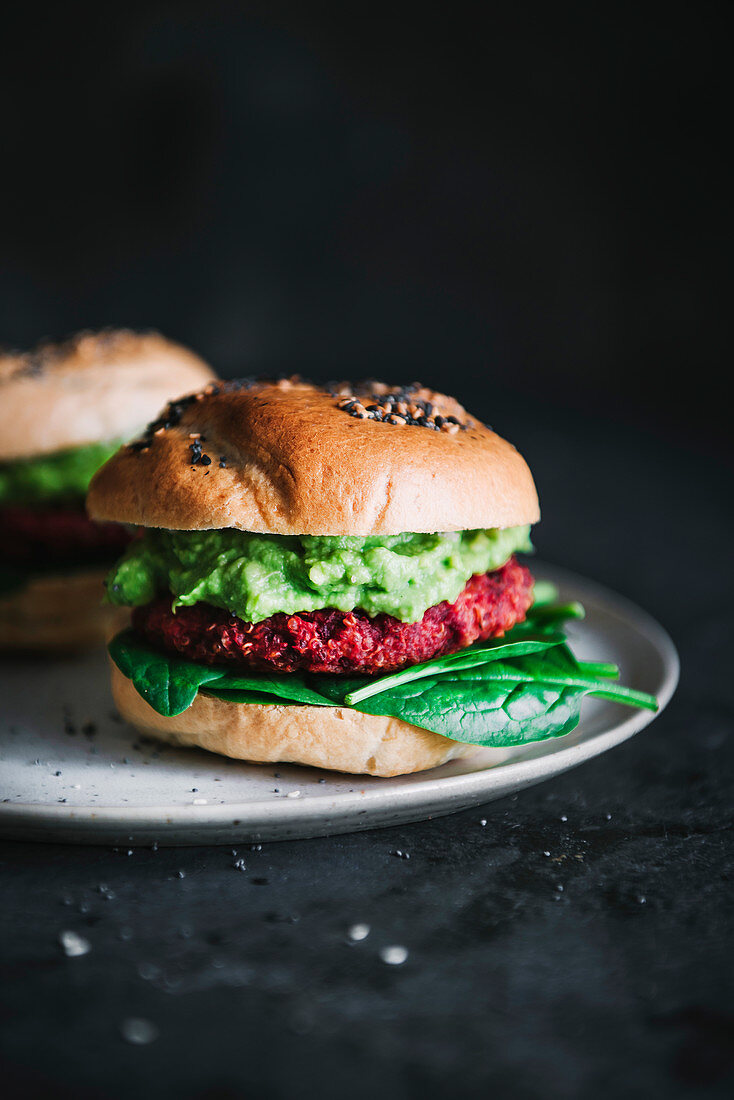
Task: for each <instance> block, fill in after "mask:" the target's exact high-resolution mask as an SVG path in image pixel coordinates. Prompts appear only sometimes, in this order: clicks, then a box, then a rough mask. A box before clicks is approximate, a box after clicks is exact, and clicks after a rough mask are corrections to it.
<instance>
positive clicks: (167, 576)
mask: <svg viewBox="0 0 734 1100" xmlns="http://www.w3.org/2000/svg"><path fill="white" fill-rule="evenodd" d="M531 549H532V546H531V543H530V528H529V527H510V528H507V529H506V530H501V531H500V530H492V531H455V532H449V533H446V534H430V535H423V534H404V535H391V536H389V537H388V538H372V537H370V538H352V537H350V538H344V537H341V536H323V535H298V536H279V535H256V534H250V533H249V532H245V531H236V530H233V529H227V530H224V531H161V530H150V531H147V532H146V534H145V536H144V537H143V538H142V539H140V540H139V541H138V542H134V543H133V544H132V546H131V547H130V549H129V550H128V552H127V554H126V555H125V557H124V558H122V560H121V561H120V562H119V563H118V565H117V566H116V567H115V569H113V571H112V573H110V575H109V577H108V579H107V597H108V599H109V600H110V602H112V603H115V604H123V605H127V606H132V607H139V606H141V605H142V604H146V603H149V602H150V601H151V600H152V599H153V598H154V597H155V596H156V595H157V594H159V593H163V592H171V593H172V594H173V596H174V601H173V606H174V608H175V607H178V606H181V605H182V604H183V605H186V606H189V605H191V604H195V603H199V602H204V603H210V604H214V606H215V607H222V608H224V609H225V610H227V611H231V612H232V613H233V614H234V615H237V616H238V617H239V618H241V619H245V620H246V621H247V622H259V621H260V620H261V619H266V618H268V616H270V615H275V614H276V613H277V612H280V611H283V612H285V613H286V614H295V613H296V612H299V611H317V610H318V609H319V608H322V607H335V608H337V609H339V610H340V611H352V610H353V609H354V608H360V609H361V610H362V611H366V612H367V614H368V615H377V614H379V613H380V612H386V613H387V614H389V615H393V616H394V617H395V618H397V619H401V620H402V621H403V622H408V623H412V622H417V621H418V620H419V619H421V618H422V617H423V614H424V612H425V611H426V610H427V609H428V608H429V607H432V606H433V605H434V604H437V603H440V602H441V601H442V600H449V601H453V600H455V599H456V597H457V596H458V595H459V593H460V592H461V590H462V588H463V587H464V585H465V584H466V582H467V581H468V579H469V577H471V576H472V574H474V573H487V572H489V571H490V570H493V569H498V568H499V567H500V566H501V565H504V563H505V562H506V561H507V559H508V558H509V557H510V556H511V555H512V554H514V553H515V551H518V550H531Z"/></svg>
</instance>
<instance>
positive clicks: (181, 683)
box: [109, 630, 222, 718]
mask: <svg viewBox="0 0 734 1100" xmlns="http://www.w3.org/2000/svg"><path fill="white" fill-rule="evenodd" d="M109 652H110V657H111V658H112V660H113V661H114V662H115V664H116V665H117V667H118V668H119V670H120V672H121V673H122V674H123V676H127V678H128V680H132V682H133V685H134V687H135V690H136V691H137V693H138V695H141V696H142V697H143V699H145V701H146V703H149V704H150V706H151V707H152V708H153V710H155V711H157V712H158V714H162V715H163V716H164V718H170V717H172V716H173V715H174V714H181V713H182V712H183V711H185V710H188V708H189V707H190V706H191V704H192V703H193V701H194V699H195V698H196V695H197V692H198V690H199V688H200V687H202V686H203V685H204V684H210V683H212V682H213V681H214V680H220V679H221V678H222V669H221V668H212V667H211V665H203V664H199V663H198V662H196V661H187V660H186V659H185V658H183V657H169V656H168V654H165V653H158V652H157V651H156V650H155V649H152V648H151V647H150V646H148V645H146V643H145V642H143V641H140V640H139V639H138V637H137V635H136V634H135V633H134V631H132V630H124V631H123V632H122V633H121V634H117V635H116V636H115V637H114V638H113V639H112V641H111V642H110V644H109Z"/></svg>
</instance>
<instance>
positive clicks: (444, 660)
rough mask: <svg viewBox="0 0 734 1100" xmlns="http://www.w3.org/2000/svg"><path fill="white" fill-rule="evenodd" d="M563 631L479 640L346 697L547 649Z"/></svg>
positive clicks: (364, 696)
mask: <svg viewBox="0 0 734 1100" xmlns="http://www.w3.org/2000/svg"><path fill="white" fill-rule="evenodd" d="M563 640H564V639H563V635H562V634H559V635H557V636H555V637H547V638H528V639H527V640H526V641H522V642H509V641H507V638H501V639H499V640H495V641H494V642H479V643H478V644H476V645H473V646H469V647H468V648H467V649H463V650H459V652H458V653H449V654H448V655H447V656H446V657H435V658H434V659H433V660H432V661H425V662H424V663H423V664H420V665H411V667H410V668H404V669H401V671H400V672H394V673H392V674H391V675H389V676H380V677H378V678H377V679H372V680H369V681H368V682H367V683H365V684H364V686H362V687H360V688H357V690H356V691H350V692H349V694H347V695H346V696H345V701H346V702H347V703H348V704H349V705H350V706H356V704H357V703H360V702H361V701H362V700H363V699H369V698H370V696H372V695H378V694H381V693H382V692H383V691H389V690H390V689H391V688H393V687H397V686H398V685H399V684H407V683H410V682H411V681H412V680H420V679H422V678H423V677H424V676H435V675H437V674H440V673H442V672H447V673H450V672H451V671H452V670H453V671H456V670H458V669H460V668H472V667H474V666H475V665H482V664H489V663H490V662H492V661H500V660H503V659H505V658H511V657H519V656H522V655H523V654H526V653H539V652H541V651H542V650H544V649H551V648H552V647H553V646H556V645H559V644H560V643H561V642H563Z"/></svg>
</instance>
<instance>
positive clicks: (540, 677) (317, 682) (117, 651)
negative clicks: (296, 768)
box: [110, 604, 657, 747]
mask: <svg viewBox="0 0 734 1100" xmlns="http://www.w3.org/2000/svg"><path fill="white" fill-rule="evenodd" d="M582 614H583V609H581V608H579V606H578V605H575V604H565V605H563V606H560V607H543V608H540V609H538V608H533V609H532V612H531V616H532V617H531V619H530V621H529V622H528V623H524V624H521V625H520V626H518V627H515V628H514V629H513V630H512V631H510V632H509V633H508V634H507V635H506V636H505V637H504V638H498V639H494V640H493V641H490V642H482V643H478V644H477V645H474V646H469V647H468V648H466V649H464V650H461V651H460V652H458V653H453V654H450V655H449V656H447V657H440V658H436V659H435V660H433V661H426V662H424V663H423V664H421V665H414V666H413V667H412V668H408V669H404V670H402V671H401V672H397V673H393V674H391V675H389V676H382V677H369V676H359V677H348V676H327V675H323V674H319V675H310V674H306V673H291V674H275V673H258V672H242V673H240V672H230V671H229V670H227V669H223V668H214V667H211V666H208V665H202V664H198V663H196V662H193V661H187V660H185V659H184V658H177V657H169V656H167V655H165V654H163V653H159V652H157V651H156V650H154V649H152V648H151V647H150V646H148V645H146V644H145V643H144V642H142V641H140V640H139V639H138V638H137V637H136V635H135V634H134V633H133V632H132V631H125V632H124V633H123V634H118V635H117V637H116V638H114V639H113V641H112V642H111V643H110V653H111V656H112V659H113V660H114V662H115V664H116V665H117V666H118V668H119V669H120V670H121V672H123V673H124V675H126V676H128V677H129V679H130V680H132V682H133V684H134V685H135V688H136V690H137V691H138V692H139V693H140V695H142V697H143V698H144V699H146V700H147V701H148V703H150V705H151V706H152V707H153V708H154V709H155V710H157V711H158V712H159V713H160V714H163V715H165V716H167V717H168V716H171V715H175V714H180V713H181V711H183V710H185V709H186V708H187V707H188V706H190V705H191V703H192V702H193V701H194V699H195V698H196V694H197V692H198V691H199V690H202V691H204V692H205V693H206V694H208V695H213V696H215V697H217V698H219V699H223V700H227V701H229V702H233V703H237V704H241V705H248V704H266V703H271V704H272V703H275V702H277V703H278V704H283V705H294V704H299V703H300V704H305V705H308V706H351V707H352V708H353V709H355V710H359V711H362V712H363V713H365V714H376V715H377V714H379V715H387V716H391V717H395V718H401V719H402V720H403V721H406V722H410V723H412V724H413V725H415V726H420V727H421V728H422V729H427V730H432V731H433V732H435V733H440V734H442V735H443V736H444V737H448V738H450V739H452V740H454V741H462V742H467V743H470V744H475V745H488V746H493V747H500V746H508V745H521V744H525V743H527V742H531V741H541V740H544V739H545V738H549V737H560V736H562V735H563V734H566V733H569V732H570V731H571V730H572V729H573V728H574V727H575V726H576V725H577V724H578V721H579V717H580V713H581V704H582V700H583V699H584V697H585V696H587V695H591V696H597V697H600V698H605V699H612V700H614V701H615V702H618V703H624V704H626V705H628V706H636V707H647V708H649V709H652V710H654V709H656V708H657V703H656V701H655V699H654V697H653V696H651V695H647V694H646V693H644V692H641V691H637V690H635V689H633V688H627V687H624V686H623V685H622V684H619V683H618V682H616V677H617V676H618V675H619V670H618V669H617V667H616V665H613V664H609V663H608V662H604V661H578V660H577V659H576V658H575V656H574V655H573V653H572V651H571V650H570V649H569V647H568V645H567V644H566V642H565V639H564V635H563V634H561V633H560V632H559V631H558V629H557V627H558V625H559V624H560V623H561V622H563V620H565V619H567V618H569V617H576V618H578V617H580V616H581V615H582Z"/></svg>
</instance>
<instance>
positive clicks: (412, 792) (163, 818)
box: [0, 562, 680, 844]
mask: <svg viewBox="0 0 734 1100" xmlns="http://www.w3.org/2000/svg"><path fill="white" fill-rule="evenodd" d="M538 565H539V566H540V567H541V568H540V570H539V571H540V572H542V571H543V568H544V567H546V566H547V568H548V570H549V571H550V572H552V574H553V578H554V579H556V578H557V579H558V580H559V581H561V583H563V584H567V585H569V586H572V587H573V588H574V589H575V590H576V592H577V593H578V594H579V595H580V598H581V600H582V601H583V599H584V595H583V592H584V590H585V591H586V592H587V593H588V595H587V597H586V598H587V600H591V601H593V602H594V603H597V604H598V603H601V604H603V605H604V611H605V613H606V614H612V615H613V616H615V617H616V618H617V619H619V620H620V621H622V622H623V623H624V624H625V625H626V626H628V627H632V628H633V629H634V630H635V631H636V632H637V633H638V634H641V635H642V636H643V637H644V638H645V639H646V640H647V641H648V642H649V643H651V645H652V646H653V648H654V649H655V650H656V651H657V653H658V654H659V656H660V658H661V662H662V677H661V682H660V686H659V687H658V688H657V690H656V694H657V697H658V702H659V708H658V710H657V711H647V710H644V711H643V710H634V711H632V713H630V715H629V717H628V718H626V719H624V720H623V721H622V722H620V723H617V724H615V725H614V727H613V728H612V729H609V730H606V731H602V732H600V733H598V734H595V735H593V736H591V737H589V738H588V739H586V740H584V741H581V742H580V743H576V744H573V745H567V746H565V747H564V746H563V744H562V741H563V739H562V738H558V739H557V743H558V748H557V749H555V750H554V751H551V752H548V753H545V754H543V755H542V756H538V757H529V758H527V759H519V760H518V759H511V760H508V761H500V762H498V763H495V764H487V765H486V766H483V767H478V768H477V769H476V770H473V771H470V772H464V773H462V774H460V775H448V776H436V775H433V776H430V777H427V778H425V779H416V780H414V781H413V782H412V783H411V785H410V787H409V788H407V789H405V790H402V791H400V793H399V795H396V799H398V800H399V802H400V804H401V808H402V809H403V810H407V811H412V810H416V809H417V808H418V807H420V806H421V805H423V804H425V803H426V802H428V801H430V800H431V796H432V795H435V794H437V793H438V792H439V791H440V792H441V801H442V803H443V806H442V808H441V809H440V810H436V811H435V812H434V813H433V814H432V816H440V815H441V814H442V813H450V812H451V803H452V802H462V801H464V800H468V802H469V804H471V803H475V804H477V803H478V802H480V801H481V800H480V799H477V798H476V797H474V796H476V795H477V794H482V793H485V791H486V794H487V795H488V800H489V796H491V794H492V788H493V787H498V786H505V785H506V784H507V785H512V786H513V788H514V789H515V790H520V789H522V788H523V787H526V786H530V785H532V784H534V783H538V782H541V781H542V780H544V779H546V778H550V777H552V776H555V775H560V774H562V773H563V772H565V771H568V770H570V769H571V768H574V767H576V766H577V765H579V764H582V763H584V762H585V761H586V760H589V759H592V758H593V757H595V756H599V755H601V754H603V753H604V752H607V751H608V750H609V749H611V748H614V747H616V745H619V744H622V743H623V742H624V741H626V740H628V739H629V738H630V737H633V736H634V735H635V734H636V733H639V732H640V731H641V730H643V729H644V728H645V727H647V726H648V725H649V724H650V723H651V722H653V721H654V720H655V719H656V718H658V717H659V716H660V714H662V712H663V711H664V710H665V708H666V706H667V705H668V703H669V702H670V700H671V698H672V696H673V694H674V692H675V689H676V687H677V685H678V680H679V676H680V659H679V656H678V652H677V650H676V647H675V645H674V643H673V640H672V638H671V637H670V635H669V634H668V632H667V631H666V630H665V628H664V627H663V626H661V624H660V623H659V622H658V621H657V620H656V619H655V618H654V617H653V616H652V615H651V614H650V613H649V612H647V611H645V610H644V609H643V608H641V607H640V606H639V605H637V604H635V603H634V602H633V601H632V600H630V599H628V598H627V597H626V596H622V595H620V594H619V593H617V592H616V591H614V590H613V589H610V588H608V587H607V586H606V585H604V584H600V583H599V582H597V581H594V580H591V579H590V578H587V577H584V576H582V575H580V574H577V573H575V572H574V571H572V570H568V569H566V568H565V567H563V566H557V565H555V564H553V563H551V562H542V563H541V562H538ZM559 763H560V765H561V766H559ZM339 774H341V773H339ZM495 775H502V776H503V779H504V780H505V782H504V783H496V782H495V783H493V782H492V779H491V777H493V776H495ZM363 778H365V777H363V776H360V775H355V776H354V782H355V784H358V783H359V782H360V781H361V780H362V779H363ZM369 778H372V777H369ZM396 778H399V777H396ZM383 801H384V795H383V792H382V791H381V790H380V788H379V787H377V786H375V787H374V788H369V789H366V790H361V791H360V790H354V791H353V792H351V791H350V792H347V793H341V794H331V795H329V794H324V795H309V797H308V799H304V800H303V801H299V800H296V799H292V800H291V799H289V800H286V799H285V798H283V799H277V800H275V801H272V802H270V801H265V800H256V801H253V800H250V801H246V802H229V803H226V804H225V805H216V804H213V803H207V804H206V805H204V806H199V805H194V804H191V805H185V804H184V805H182V804H172V805H171V804H169V805H166V804H162V803H160V804H157V805H148V806H115V805H110V804H107V805H99V806H67V805H57V804H43V803H33V802H3V803H0V836H8V837H10V836H14V838H15V839H20V838H19V836H18V830H19V829H20V828H22V827H23V826H24V825H26V826H28V827H29V828H30V829H32V830H34V831H38V832H39V833H40V832H41V831H43V832H45V831H46V830H50V828H51V827H53V826H56V827H57V828H58V830H59V832H60V833H63V832H64V831H67V832H68V831H69V830H70V829H74V830H76V829H78V828H80V827H83V826H88V827H89V828H94V827H95V826H97V827H98V826H103V827H104V828H103V829H102V831H101V838H100V843H102V844H104V843H107V842H108V840H107V839H106V834H105V829H109V828H110V827H112V828H117V829H119V830H120V832H121V833H122V832H124V831H125V829H127V828H130V829H138V830H153V831H159V832H160V834H161V842H164V843H165V840H164V838H165V834H166V832H167V831H169V830H170V831H174V830H182V831H184V832H185V831H186V830H188V829H191V828H192V826H193V827H197V828H199V829H200V830H202V832H204V831H207V830H210V831H212V832H214V831H216V829H217V828H221V827H223V826H228V825H229V826H232V825H235V826H239V827H241V828H243V829H247V828H250V829H254V828H257V827H260V828H263V829H267V827H268V826H272V825H276V824H277V825H280V826H282V827H283V829H284V831H286V830H287V827H288V824H289V823H290V824H291V825H297V824H299V823H300V824H304V825H306V826H308V825H309V824H315V823H316V822H318V821H322V822H323V821H324V820H325V819H328V821H329V823H330V824H331V823H335V822H338V821H340V820H341V819H343V820H344V824H345V826H347V829H348V825H347V822H348V820H349V819H350V818H353V817H355V815H358V816H363V815H367V814H368V813H369V809H370V803H372V802H379V803H380V804H381V805H382V803H383ZM447 807H448V808H447ZM457 808H458V807H457ZM401 820H405V819H404V818H401ZM413 820H415V819H413ZM379 824H380V822H379V821H378V822H376V823H375V825H374V827H378V826H379ZM363 827H364V828H370V827H372V826H371V824H370V823H369V822H368V823H366V824H365V825H364V826H363ZM332 831H333V832H338V829H335V830H332ZM301 835H304V836H305V834H301ZM310 835H318V834H310ZM34 839H39V840H40V839H46V840H48V841H53V839H54V838H53V837H52V836H50V835H49V836H47V837H41V836H39V837H37V838H34ZM62 840H63V838H62ZM87 843H89V841H88V842H87ZM175 843H181V842H180V841H176V842H175ZM191 843H197V841H195V840H194V841H191ZM222 843H226V842H224V841H223V842H222Z"/></svg>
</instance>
